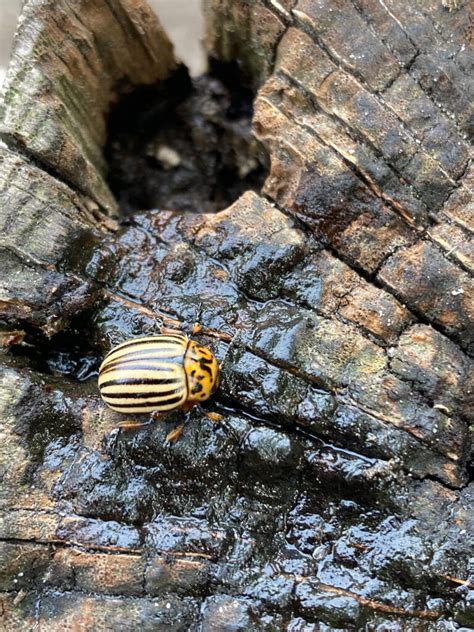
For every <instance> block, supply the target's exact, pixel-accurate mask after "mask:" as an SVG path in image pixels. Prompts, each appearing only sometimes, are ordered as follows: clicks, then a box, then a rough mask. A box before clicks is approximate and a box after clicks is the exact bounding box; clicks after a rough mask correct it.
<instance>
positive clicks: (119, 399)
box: [99, 332, 219, 414]
mask: <svg viewBox="0 0 474 632" xmlns="http://www.w3.org/2000/svg"><path fill="white" fill-rule="evenodd" d="M218 386H219V365H218V363H217V360H216V358H215V356H214V354H213V353H212V352H211V351H210V350H209V349H207V348H206V347H203V346H201V345H199V344H198V343H197V342H195V341H194V340H191V339H190V338H188V337H187V336H185V335H184V334H182V333H178V332H176V333H162V334H157V335H154V336H146V337H143V338H133V339H131V340H128V341H126V342H123V343H122V344H119V345H117V346H116V347H114V348H113V349H111V350H110V352H109V353H108V354H107V355H106V356H105V358H104V361H103V362H102V364H101V366H100V368H99V391H100V395H101V397H102V399H103V400H104V402H105V403H106V404H107V406H109V407H110V408H112V410H115V411H117V412H120V413H129V414H135V413H155V414H157V413H164V412H169V411H171V410H176V409H181V410H184V411H189V410H191V408H192V407H193V406H194V405H196V404H198V403H200V402H204V401H205V400H206V399H209V397H210V396H211V395H212V394H213V393H214V391H215V390H216V389H217V387H218Z"/></svg>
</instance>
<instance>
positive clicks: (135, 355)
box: [104, 349, 183, 366]
mask: <svg viewBox="0 0 474 632" xmlns="http://www.w3.org/2000/svg"><path fill="white" fill-rule="evenodd" d="M119 351H121V349H119ZM152 351H153V350H152V349H142V350H141V351H132V353H130V354H129V353H124V354H123V356H119V357H118V358H117V359H116V360H112V362H111V363H110V364H113V363H114V362H119V361H121V362H124V361H125V360H122V358H127V359H128V360H134V359H135V358H138V359H140V358H139V356H143V355H145V354H146V353H152ZM159 354H160V352H159V350H157V352H156V357H157V360H164V361H166V362H173V359H174V360H175V361H177V360H181V358H182V357H183V354H182V352H179V353H177V354H176V355H174V356H167V357H166V358H160V355H159ZM130 356H131V357H130ZM148 358H153V356H151V355H149V356H148ZM106 360H107V358H105V360H104V362H105V361H106ZM105 366H108V365H107V363H106V365H105Z"/></svg>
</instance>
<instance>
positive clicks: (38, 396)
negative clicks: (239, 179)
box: [0, 0, 474, 632]
mask: <svg viewBox="0 0 474 632" xmlns="http://www.w3.org/2000/svg"><path fill="white" fill-rule="evenodd" d="M468 13H469V7H468V4H467V3H463V2H450V3H449V4H448V3H446V2H442V1H439V2H437V1H435V0H430V1H429V2H426V1H422V0H419V1H418V0H415V1H414V2H411V3H409V6H408V3H405V2H401V1H400V0H385V1H384V2H375V1H372V0H353V1H352V2H351V1H350V0H347V1H346V0H337V1H336V2H335V1H334V0H331V1H329V0H327V1H325V0H298V1H295V0H285V1H284V0H281V1H280V2H277V1H276V0H268V1H264V0H258V1H255V2H248V1H245V0H238V1H236V0H232V1H230V0H219V1H218V0H208V2H207V3H206V16H207V23H208V35H207V46H208V49H209V52H210V54H211V56H212V57H214V58H216V59H218V60H220V61H223V62H238V64H239V65H240V67H241V69H242V70H243V72H244V76H246V78H247V81H248V85H250V86H252V87H253V89H258V93H257V95H256V98H255V103H254V122H253V131H254V134H255V136H256V137H257V138H258V139H259V141H260V142H261V143H262V145H263V147H264V148H265V149H266V151H267V152H268V155H269V158H270V167H269V173H268V177H267V178H266V181H265V184H264V187H263V189H262V191H261V192H260V193H259V192H254V191H248V192H246V193H244V194H243V195H242V196H241V197H239V199H237V200H236V201H235V202H234V203H233V204H232V205H231V206H230V207H229V208H227V209H224V210H222V211H220V212H218V213H216V214H195V215H190V214H185V213H182V212H179V210H174V211H164V210H152V211H147V210H144V211H143V212H139V213H136V214H135V215H134V216H133V218H131V219H130V220H129V221H128V222H127V223H125V224H124V225H122V226H119V225H118V224H117V223H116V222H115V221H113V220H112V219H110V214H111V213H112V214H113V213H114V212H115V211H116V210H117V209H116V206H117V205H116V203H115V201H114V198H113V195H112V193H111V192H110V189H109V188H108V185H107V182H106V162H105V159H104V157H103V147H104V143H105V139H106V121H107V114H108V111H109V108H110V104H111V103H112V102H114V101H115V100H116V99H117V98H118V97H119V95H120V94H121V93H123V92H124V91H129V90H130V89H131V86H132V85H139V84H154V83H155V82H157V81H158V82H159V81H160V80H162V79H165V78H167V77H168V76H169V75H170V74H171V73H172V72H173V70H174V69H175V67H176V62H175V61H174V59H173V56H172V51H171V47H170V44H169V42H168V40H167V38H166V36H165V35H164V34H163V32H162V30H161V28H160V26H159V24H158V23H157V22H156V21H155V19H154V18H153V16H152V14H151V13H150V10H149V9H148V8H147V7H146V5H145V4H144V3H142V2H139V1H138V0H134V1H132V0H120V1H119V2H108V1H107V2H104V3H103V6H102V8H101V10H98V9H97V3H94V2H89V1H88V0H81V1H79V2H73V1H72V0H70V1H66V0H61V2H54V3H53V2H34V1H30V2H27V3H26V5H25V7H24V12H23V18H22V21H21V23H20V27H19V30H18V33H17V37H16V42H15V49H14V54H13V58H12V63H11V67H10V71H9V74H8V77H7V82H6V86H5V96H4V103H3V123H2V128H1V129H2V139H3V141H4V145H3V146H2V147H0V152H1V168H0V180H1V189H0V198H1V207H0V208H1V216H0V221H1V225H2V244H1V253H2V254H1V261H2V266H1V279H0V282H1V286H0V291H1V295H0V301H1V302H0V315H1V318H2V322H3V326H2V338H1V339H2V341H3V344H4V345H5V347H6V348H5V352H4V353H3V354H2V360H1V364H2V377H1V380H2V387H1V390H0V407H1V411H2V412H1V418H2V425H1V428H0V433H1V438H0V455H1V456H0V464H1V468H2V487H1V519H0V529H1V531H0V537H1V543H0V550H1V564H0V568H1V573H0V590H1V591H2V592H1V595H0V599H1V603H2V610H1V612H2V618H3V622H2V624H3V625H4V626H5V629H8V630H30V629H31V630H35V629H39V630H63V629H65V628H68V629H72V630H79V629H81V630H83V629H86V630H101V629H103V630H133V629H137V628H138V627H140V628H142V629H145V630H156V629H158V630H160V629H163V630H165V629H166V630H168V629H172V630H203V631H213V630H216V631H217V630H280V629H281V630H288V631H291V632H312V631H316V630H334V629H344V630H345V629H367V630H377V631H380V632H382V631H384V630H453V629H454V630H455V629H470V628H472V627H473V626H474V614H473V603H472V595H473V585H472V574H473V572H474V566H473V564H474V562H473V551H472V548H471V543H472V534H473V524H472V520H473V511H472V507H473V495H474V493H473V492H474V490H473V486H472V483H470V482H469V471H468V464H469V458H470V446H471V438H470V434H469V423H472V400H470V398H471V397H472V362H471V354H472V331H473V328H472V320H473V319H472V305H473V303H472V279H471V277H470V273H471V272H472V246H471V245H470V235H471V232H472V212H471V211H472V198H471V193H470V188H471V181H472V178H473V171H472V167H471V166H470V164H469V146H468V139H469V132H470V131H471V130H472V102H473V100H472V94H471V93H470V90H471V88H472V76H471V75H470V74H469V68H470V65H469V64H471V65H472V57H470V51H469V47H468V36H469V31H468ZM59 33H62V34H64V33H66V36H65V37H61V38H59V35H58V34H59ZM59 40H60V41H61V42H62V45H61V46H59V43H58V42H59ZM196 318H199V320H200V322H201V323H202V324H203V325H204V333H203V335H202V336H199V338H200V340H201V342H203V343H205V344H208V345H209V346H210V347H212V348H213V350H214V351H215V353H216V354H217V356H218V357H219V358H222V357H223V356H224V354H225V353H226V352H227V355H226V358H225V363H224V367H223V376H222V377H223V379H222V386H221V388H220V390H219V392H218V394H217V395H216V397H215V398H214V399H213V400H212V401H211V402H210V403H209V405H208V406H207V410H208V411H212V412H218V413H219V414H221V415H222V422H221V424H220V425H219V426H215V424H213V423H212V422H211V421H210V420H209V418H208V417H206V415H205V411H200V410H195V411H193V413H192V415H191V419H190V421H189V423H188V424H187V426H186V429H185V432H184V435H183V437H182V438H181V439H179V441H177V442H176V443H174V444H172V445H168V444H167V443H166V442H165V437H166V435H167V433H168V432H169V431H170V429H172V428H173V427H174V425H176V424H178V423H179V422H180V420H181V415H180V413H176V414H171V415H169V416H167V417H166V418H165V419H163V420H162V421H160V422H159V423H154V424H150V425H148V426H147V427H145V428H142V429H139V430H136V431H133V432H128V433H122V434H120V435H119V436H118V437H117V438H116V440H115V441H113V442H111V441H109V438H110V437H111V435H112V433H113V429H114V428H115V427H116V425H117V423H118V422H119V421H122V420H123V417H122V416H121V415H119V414H117V413H114V412H113V411H111V410H108V409H105V407H104V405H103V404H102V403H101V401H100V398H99V396H98V392H97V388H96V384H95V379H94V377H93V376H92V378H90V379H84V377H87V375H90V374H91V373H93V371H91V369H90V367H92V369H93V368H94V366H96V364H94V363H96V360H97V358H98V357H99V356H101V355H103V354H104V353H105V352H106V351H108V349H109V348H110V347H111V345H113V344H115V343H117V342H121V341H123V340H124V339H126V338H128V337H131V336H136V335H143V334H146V333H148V332H150V333H151V332H156V331H157V330H158V328H159V325H160V324H161V323H165V324H167V325H168V326H169V325H170V324H173V323H174V324H179V323H180V322H188V323H189V322H193V321H194V320H195V319H196ZM61 336H63V338H61ZM234 336H236V337H235V338H234V339H233V343H232V345H231V347H230V348H229V341H230V340H231V339H232V338H233V337H234ZM61 340H66V341H67V348H66V349H65V348H64V347H63V346H61ZM9 347H11V349H9ZM76 349H78V350H79V351H77V353H76V351H75V350H76ZM67 354H69V356H70V357H73V361H72V360H71V362H72V369H70V370H68V371H64V370H63V371H61V370H58V367H59V366H60V364H61V363H60V361H59V359H58V358H60V357H61V358H62V357H63V356H64V355H67ZM74 354H75V355H74ZM470 577H471V579H470Z"/></svg>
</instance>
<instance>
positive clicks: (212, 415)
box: [203, 410, 224, 426]
mask: <svg viewBox="0 0 474 632" xmlns="http://www.w3.org/2000/svg"><path fill="white" fill-rule="evenodd" d="M203 412H204V415H205V416H206V417H207V418H208V419H210V420H211V421H212V423H214V424H216V426H217V425H219V424H220V423H221V421H222V420H223V419H224V417H223V415H221V414H220V413H214V412H212V411H210V410H209V411H203Z"/></svg>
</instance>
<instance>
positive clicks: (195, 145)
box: [106, 62, 268, 215]
mask: <svg viewBox="0 0 474 632" xmlns="http://www.w3.org/2000/svg"><path fill="white" fill-rule="evenodd" d="M210 68H211V70H210V72H209V73H208V74H206V75H202V76H201V77H198V78H196V79H191V78H190V77H189V75H188V72H187V70H186V68H185V67H184V66H181V67H180V68H179V69H178V70H177V72H176V73H175V74H174V75H173V76H172V77H170V78H169V79H167V80H166V81H163V82H161V83H160V84H159V85H156V86H144V87H141V88H138V89H136V90H135V91H134V92H133V93H131V94H130V95H128V96H126V97H124V98H123V99H122V100H121V101H120V102H119V103H118V104H117V105H116V106H115V107H114V109H113V110H112V112H111V115H110V118H109V134H108V139H109V140H108V144H107V147H106V158H107V161H108V164H109V185H110V187H111V189H112V191H113V193H114V195H115V197H116V199H117V201H118V203H119V206H120V209H121V211H122V213H123V214H124V215H130V214H131V213H133V212H134V211H137V210H146V209H151V208H163V209H167V210H174V211H187V212H193V213H212V212H215V211H218V210H221V209H223V208H225V207H227V206H228V205H229V204H231V203H232V202H234V201H235V200H236V199H237V198H238V197H239V196H240V195H241V194H242V193H243V192H244V191H247V190H253V191H260V190H261V187H262V185H263V182H264V179H265V177H266V175H267V164H268V159H267V155H266V153H265V150H264V149H263V147H262V146H261V144H260V143H259V142H258V141H257V140H256V139H255V138H254V137H253V135H252V130H251V120H252V114H253V99H254V95H253V93H252V92H251V91H250V90H249V89H248V88H246V87H245V83H244V81H243V80H242V77H241V76H240V73H239V71H238V68H237V66H236V65H233V64H221V63H218V62H211V64H210Z"/></svg>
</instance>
